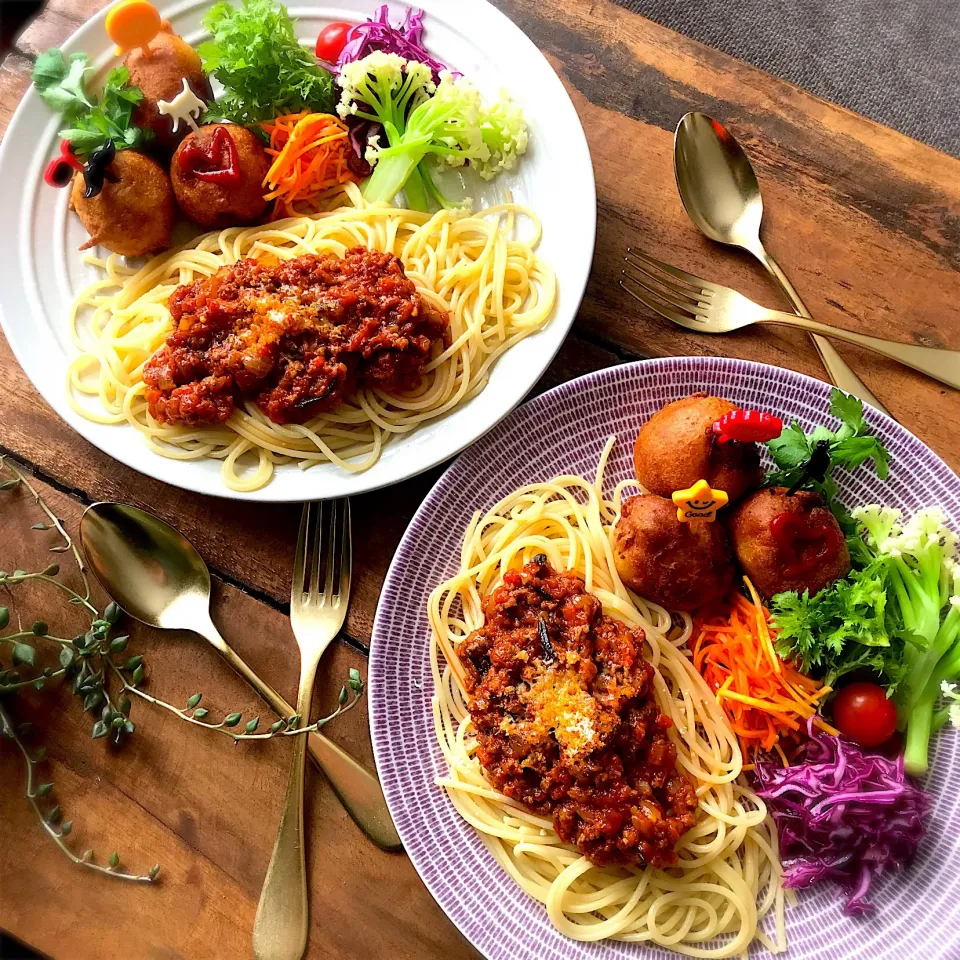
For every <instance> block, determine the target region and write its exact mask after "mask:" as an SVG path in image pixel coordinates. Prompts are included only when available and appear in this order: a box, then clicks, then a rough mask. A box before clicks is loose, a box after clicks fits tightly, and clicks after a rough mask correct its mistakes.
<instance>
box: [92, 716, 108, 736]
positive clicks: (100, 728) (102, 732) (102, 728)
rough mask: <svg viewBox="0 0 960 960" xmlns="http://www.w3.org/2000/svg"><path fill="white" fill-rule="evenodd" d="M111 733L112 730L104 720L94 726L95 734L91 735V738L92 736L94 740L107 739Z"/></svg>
mask: <svg viewBox="0 0 960 960" xmlns="http://www.w3.org/2000/svg"><path fill="white" fill-rule="evenodd" d="M109 732H110V728H109V727H108V726H107V725H106V724H105V723H104V722H103V721H102V720H98V721H97V722H96V723H95V724H94V725H93V732H92V733H91V734H90V736H92V737H93V739H94V740H99V739H100V738H101V737H105V736H106V735H107V734H108V733H109Z"/></svg>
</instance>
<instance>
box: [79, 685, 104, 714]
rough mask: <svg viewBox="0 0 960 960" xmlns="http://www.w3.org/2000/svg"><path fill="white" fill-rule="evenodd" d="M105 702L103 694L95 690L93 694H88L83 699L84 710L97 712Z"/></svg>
mask: <svg viewBox="0 0 960 960" xmlns="http://www.w3.org/2000/svg"><path fill="white" fill-rule="evenodd" d="M102 702H103V694H102V693H101V692H100V691H99V690H94V691H93V693H88V694H87V695H86V696H85V697H84V698H83V709H84V710H95V709H96V708H97V707H99V706H100V704H101V703H102Z"/></svg>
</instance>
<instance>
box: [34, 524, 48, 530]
mask: <svg viewBox="0 0 960 960" xmlns="http://www.w3.org/2000/svg"><path fill="white" fill-rule="evenodd" d="M30 529H31V530H49V529H50V528H49V527H48V526H47V525H46V524H45V523H35V524H34V525H33V526H32V527H31V528H30Z"/></svg>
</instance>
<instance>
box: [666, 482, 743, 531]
mask: <svg viewBox="0 0 960 960" xmlns="http://www.w3.org/2000/svg"><path fill="white" fill-rule="evenodd" d="M671 499H672V500H673V502H674V503H675V504H676V505H677V519H678V520H679V521H680V522H681V523H689V522H690V521H691V520H706V521H707V522H708V523H713V521H714V520H716V519H717V511H718V510H719V509H720V508H721V507H725V506H726V505H727V503H728V502H729V500H730V498H729V497H728V496H727V494H726V492H725V491H723V490H714V489H713V487H711V486H710V484H709V483H707V481H706V480H698V481H697V482H696V483H695V484H694V485H693V486H692V487H690V488H689V489H687V490H675V491H674V492H673V496H672V497H671Z"/></svg>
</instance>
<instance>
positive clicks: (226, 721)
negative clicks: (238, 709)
mask: <svg viewBox="0 0 960 960" xmlns="http://www.w3.org/2000/svg"><path fill="white" fill-rule="evenodd" d="M241 716H242V714H240V713H228V714H227V715H226V716H225V717H224V718H223V725H224V726H225V727H235V726H236V725H237V724H238V723H239V722H240V717H241Z"/></svg>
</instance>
